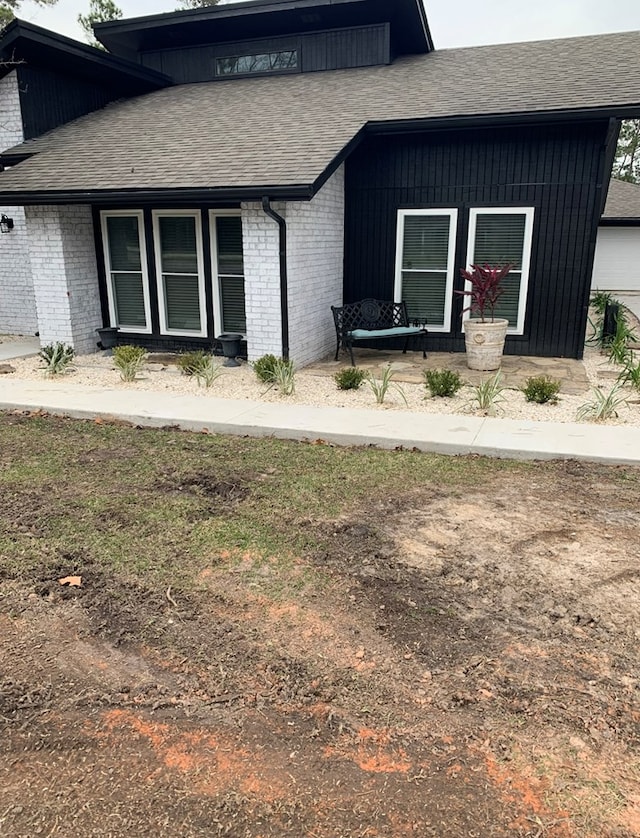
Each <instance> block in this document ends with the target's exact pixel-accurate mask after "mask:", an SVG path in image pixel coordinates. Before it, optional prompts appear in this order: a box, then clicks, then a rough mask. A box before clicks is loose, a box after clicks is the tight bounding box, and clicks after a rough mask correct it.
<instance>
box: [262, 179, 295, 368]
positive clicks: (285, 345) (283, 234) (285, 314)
mask: <svg viewBox="0 0 640 838" xmlns="http://www.w3.org/2000/svg"><path fill="white" fill-rule="evenodd" d="M262 209H263V210H264V212H265V213H266V215H268V216H269V218H272V219H273V220H274V221H275V222H276V224H277V225H278V227H279V230H280V251H279V255H280V320H281V327H282V357H283V358H284V359H285V361H286V360H288V359H289V302H288V298H287V222H286V221H285V220H284V218H283V217H282V216H281V215H278V213H277V212H276V211H275V210H274V209H273V208H272V206H271V202H270V200H269V197H268V196H267V195H265V196H264V197H263V198H262Z"/></svg>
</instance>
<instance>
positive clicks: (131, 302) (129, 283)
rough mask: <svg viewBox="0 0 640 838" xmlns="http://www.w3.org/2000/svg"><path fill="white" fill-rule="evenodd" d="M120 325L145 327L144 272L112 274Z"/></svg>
mask: <svg viewBox="0 0 640 838" xmlns="http://www.w3.org/2000/svg"><path fill="white" fill-rule="evenodd" d="M111 278H112V283H113V293H114V296H115V304H116V317H117V319H118V326H125V327H126V326H131V327H137V328H141V329H145V328H146V326H147V318H146V315H145V310H144V291H143V285H142V274H115V273H114V274H111Z"/></svg>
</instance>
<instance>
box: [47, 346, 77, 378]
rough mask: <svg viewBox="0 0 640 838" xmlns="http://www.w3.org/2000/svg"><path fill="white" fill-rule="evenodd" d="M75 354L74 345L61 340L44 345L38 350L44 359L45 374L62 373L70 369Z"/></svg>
mask: <svg viewBox="0 0 640 838" xmlns="http://www.w3.org/2000/svg"><path fill="white" fill-rule="evenodd" d="M74 356H75V351H74V349H73V346H69V345H68V344H66V343H60V341H58V343H50V344H48V345H47V346H43V347H42V349H41V350H40V352H38V357H39V358H40V359H41V360H42V361H44V374H45V375H62V374H63V373H65V372H66V371H67V370H68V369H69V366H70V365H71V362H72V361H73V359H74Z"/></svg>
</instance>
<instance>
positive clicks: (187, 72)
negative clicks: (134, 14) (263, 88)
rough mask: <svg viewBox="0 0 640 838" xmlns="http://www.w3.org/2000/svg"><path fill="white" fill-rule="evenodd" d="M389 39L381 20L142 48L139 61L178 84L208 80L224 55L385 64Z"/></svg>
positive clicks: (313, 66)
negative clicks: (284, 54)
mask: <svg viewBox="0 0 640 838" xmlns="http://www.w3.org/2000/svg"><path fill="white" fill-rule="evenodd" d="M389 41H390V34H389V24H388V23H381V24H378V25H376V26H361V27H357V28H355V29H339V30H336V31H328V32H314V33H312V34H303V35H288V36H286V37H279V38H268V39H264V40H259V41H258V40H252V41H239V42H236V43H227V44H214V45H210V46H198V47H188V48H182V49H166V50H158V51H154V52H144V53H142V54H141V55H140V61H141V63H142V64H144V66H145V67H149V68H150V69H153V70H158V71H159V72H161V73H165V74H166V75H168V76H170V77H171V78H172V79H173V80H174V81H176V82H178V83H179V84H184V83H188V82H199V81H212V80H213V79H214V77H215V62H216V58H219V57H222V56H225V55H227V56H228V55H243V54H253V53H261V52H271V51H277V50H288V49H298V50H299V60H300V65H299V69H300V71H301V72H313V71H315V70H338V69H342V68H346V67H368V66H372V65H374V64H388V63H389V61H390V52H389ZM227 78H229V77H227Z"/></svg>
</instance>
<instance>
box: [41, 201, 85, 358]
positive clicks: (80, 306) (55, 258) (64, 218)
mask: <svg viewBox="0 0 640 838" xmlns="http://www.w3.org/2000/svg"><path fill="white" fill-rule="evenodd" d="M26 217H27V227H28V231H29V258H30V262H31V271H32V275H33V281H34V290H35V298H36V306H37V311H38V327H39V331H40V342H41V343H42V344H43V345H45V344H48V343H52V342H55V341H62V342H63V343H69V344H71V345H72V346H73V347H74V349H75V350H76V352H77V353H78V354H86V353H90V352H95V351H96V343H97V335H96V333H95V330H96V329H97V328H99V327H100V326H102V314H101V310H100V295H99V290H98V271H97V262H96V252H95V243H94V237H93V221H92V217H91V208H90V207H88V206H60V207H49V206H37V207H27V208H26Z"/></svg>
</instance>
